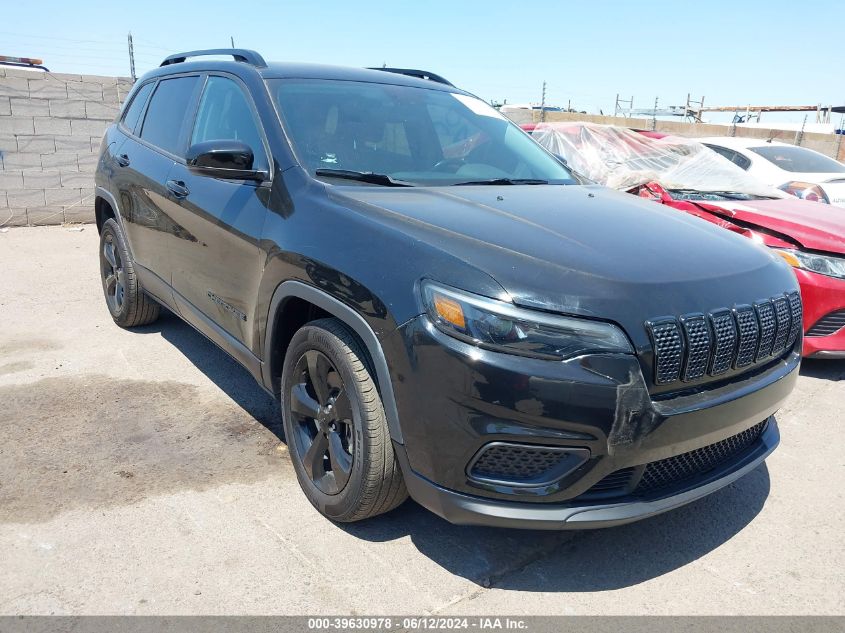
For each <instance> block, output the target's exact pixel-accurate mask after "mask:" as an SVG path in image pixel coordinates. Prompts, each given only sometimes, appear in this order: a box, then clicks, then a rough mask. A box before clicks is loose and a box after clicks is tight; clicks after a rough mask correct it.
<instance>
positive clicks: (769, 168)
mask: <svg viewBox="0 0 845 633" xmlns="http://www.w3.org/2000/svg"><path fill="white" fill-rule="evenodd" d="M698 141H699V142H700V143H704V145H706V146H707V147H709V148H710V149H712V150H713V151H715V152H718V153H719V154H721V155H722V156H724V157H725V158H727V159H728V160H730V161H731V162H733V163H735V164H737V165H739V166H740V167H742V168H743V169H744V170H745V171H747V172H748V173H749V174H751V175H752V176H755V177H756V178H757V179H759V180H762V181H763V182H765V183H766V184H769V185H772V186H773V187H777V188H779V189H782V190H783V191H786V192H787V193H791V194H792V195H793V196H797V197H799V198H803V199H804V200H813V201H816V202H826V203H828V204H835V205H837V206H840V207H845V165H843V164H842V163H840V162H837V161H835V160H833V159H832V158H830V157H829V156H825V155H824V154H821V153H819V152H816V151H813V150H811V149H807V148H806V147H798V146H796V145H790V144H789V143H781V142H778V141H765V140H762V139H755V138H740V137H729V136H725V137H711V138H701V139H698Z"/></svg>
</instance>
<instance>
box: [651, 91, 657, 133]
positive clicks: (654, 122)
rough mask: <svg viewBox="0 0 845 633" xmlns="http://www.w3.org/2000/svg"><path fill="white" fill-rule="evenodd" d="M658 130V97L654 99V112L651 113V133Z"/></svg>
mask: <svg viewBox="0 0 845 633" xmlns="http://www.w3.org/2000/svg"><path fill="white" fill-rule="evenodd" d="M656 130H657V97H655V98H654V111H652V113H651V131H652V132H654V131H656Z"/></svg>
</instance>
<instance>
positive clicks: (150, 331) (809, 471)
mask: <svg viewBox="0 0 845 633" xmlns="http://www.w3.org/2000/svg"><path fill="white" fill-rule="evenodd" d="M97 239H98V236H97V232H96V229H95V228H94V227H93V226H85V227H84V230H82V231H78V230H69V229H68V228H64V227H44V228H19V229H11V230H9V231H8V232H5V233H0V324H2V329H0V437H2V442H0V561H2V570H3V571H2V573H0V613H2V614H15V613H26V614H47V613H56V614H124V613H126V614H198V613H205V614H223V613H230V614H235V613H237V614H328V613H334V614H412V615H421V614H424V613H455V614H459V613H461V614H463V613H466V614H470V613H474V614H504V613H507V614H514V615H519V614H526V615H527V614H538V615H539V614H843V613H845V609H843V604H845V603H843V601H842V594H843V590H845V572H843V570H845V546H843V544H842V534H843V531H845V503H843V490H844V489H845V457H843V451H842V445H843V439H842V425H843V422H845V416H843V413H842V411H843V404H845V382H843V380H842V379H843V378H845V362H841V361H807V362H805V364H804V366H803V368H802V372H801V373H802V376H801V378H800V380H799V383H798V387H797V389H796V391H795V393H794V394H793V395H792V396H791V398H790V399H789V401H788V402H787V404H786V406H785V407H784V409H783V410H782V411H781V412H780V413H779V415H778V419H779V423H780V425H781V433H782V444H781V446H780V448H779V449H778V450H777V451H776V452H775V453H774V454H773V455H772V457H771V458H770V459H769V460H768V461H767V463H766V465H763V466H761V467H760V468H758V469H757V470H756V471H754V472H753V473H751V474H750V475H748V476H747V477H745V478H743V479H741V480H740V481H738V482H736V483H735V484H733V485H731V486H730V487H728V488H726V489H724V490H722V491H720V492H718V493H716V494H714V495H712V496H710V497H708V498H706V499H703V500H701V501H698V502H696V503H694V504H692V505H689V506H687V507H685V508H682V509H679V510H676V511H674V512H671V513H669V514H665V515H662V516H659V517H655V518H652V519H649V520H647V521H644V522H641V523H638V524H634V525H629V526H623V527H619V528H613V529H608V530H600V531H593V532H562V533H548V532H524V531H510V530H497V529H483V528H468V527H456V526H452V525H450V524H448V523H446V522H445V521H443V520H441V519H439V518H437V517H435V516H434V515H432V514H430V513H428V512H427V511H425V510H423V509H422V508H420V507H419V506H417V505H416V504H414V503H413V502H408V503H406V504H405V505H403V506H402V507H400V508H399V509H398V510H396V511H394V512H392V513H390V514H389V515H386V516H384V517H381V518H379V519H376V520H373V521H369V522H365V523H361V524H354V525H349V526H338V525H334V524H332V523H330V522H328V521H326V520H325V519H323V518H322V517H320V516H319V515H318V514H317V513H316V512H315V511H314V510H313V508H312V507H311V506H310V504H309V503H308V502H307V501H306V500H305V498H304V496H303V495H302V494H301V493H300V491H299V488H298V485H297V483H296V478H295V476H294V473H293V471H292V469H291V467H290V464H289V461H288V455H287V449H286V447H285V445H284V442H283V441H282V439H281V428H280V422H279V411H278V408H277V406H276V405H275V403H274V402H273V401H272V400H271V399H270V398H269V397H268V396H267V395H266V394H265V393H264V392H263V391H262V390H261V389H260V388H259V387H258V386H257V385H256V384H255V383H254V382H253V380H252V378H251V377H250V376H249V375H248V374H247V372H246V371H245V370H243V369H241V368H240V367H239V366H238V365H237V364H235V363H234V362H233V361H232V360H230V359H229V358H228V357H227V356H226V355H225V354H224V353H223V352H221V351H220V350H219V349H217V348H216V347H215V346H214V345H213V344H211V343H209V342H208V341H207V340H205V339H204V338H203V337H202V336H200V335H199V334H197V333H195V332H194V331H193V330H191V329H190V328H189V327H187V326H186V325H184V324H183V323H182V322H181V321H179V320H178V319H177V318H175V317H173V316H172V315H167V316H165V317H164V318H162V319H161V320H159V321H158V322H157V323H155V324H153V325H152V326H149V327H146V328H142V329H141V330H139V331H136V332H127V331H122V330H120V329H119V328H117V327H116V326H114V325H113V324H112V322H111V319H110V318H109V315H108V312H107V310H106V307H105V304H104V301H103V298H102V291H101V288H100V283H99V278H98V276H97V275H98V273H97V260H96V252H97Z"/></svg>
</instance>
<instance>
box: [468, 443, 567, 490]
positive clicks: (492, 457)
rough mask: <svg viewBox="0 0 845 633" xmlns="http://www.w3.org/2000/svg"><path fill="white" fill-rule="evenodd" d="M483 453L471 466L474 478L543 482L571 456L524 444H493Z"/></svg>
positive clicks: (558, 450) (471, 474) (563, 452)
mask: <svg viewBox="0 0 845 633" xmlns="http://www.w3.org/2000/svg"><path fill="white" fill-rule="evenodd" d="M482 450H483V452H482V453H481V455H480V456H479V457H478V458H477V459H476V460H475V462H473V464H472V466H471V467H470V476H472V477H475V478H477V479H495V480H503V481H511V482H529V481H534V480H537V479H541V478H542V477H543V475H545V474H546V473H550V472H552V471H554V470H555V467H556V466H558V464H560V462H561V461H563V460H564V459H566V457H567V453H566V452H565V451H561V450H560V449H555V448H547V447H543V446H525V445H521V444H491V445H489V446H488V447H487V448H485V449H482Z"/></svg>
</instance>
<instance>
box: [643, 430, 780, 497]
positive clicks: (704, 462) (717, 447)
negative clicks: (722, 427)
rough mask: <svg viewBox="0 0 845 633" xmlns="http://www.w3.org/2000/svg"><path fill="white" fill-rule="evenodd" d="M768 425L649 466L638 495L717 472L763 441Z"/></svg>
mask: <svg viewBox="0 0 845 633" xmlns="http://www.w3.org/2000/svg"><path fill="white" fill-rule="evenodd" d="M765 426H766V422H765V421H764V422H760V423H759V424H755V425H754V426H752V427H751V428H750V429H748V430H745V431H743V432H742V433H738V434H737V435H734V436H732V437H729V438H727V439H725V440H722V441H721V442H716V443H715V444H710V445H709V446H705V447H703V448H699V449H696V450H694V451H690V452H689V453H683V454H681V455H675V456H674V457H669V458H667V459H661V460H660V461H656V462H651V463H650V464H647V465H646V467H645V471H643V476H642V478H641V479H640V483H639V484H638V485H637V487H636V489H635V490H634V494H638V493H647V492H651V491H652V490H658V489H660V488H665V487H667V486H671V485H673V484H675V483H678V482H680V481H683V480H685V479H689V478H691V477H694V476H696V475H702V474H704V473H706V472H708V471H710V470H713V469H714V468H715V467H716V466H718V465H719V464H722V463H724V462H726V461H729V460H730V459H732V458H734V457H737V456H739V455H740V454H741V453H744V452H745V451H746V450H747V449H748V448H749V447H751V445H752V444H754V442H756V441H757V440H758V439H759V438H760V435H761V434H762V433H763V429H764V428H765Z"/></svg>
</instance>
